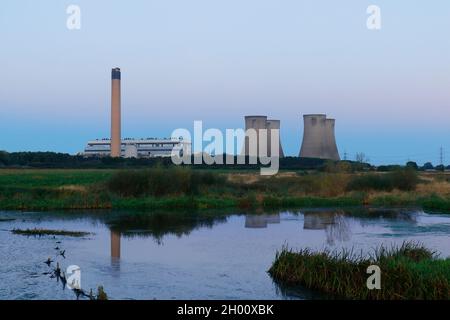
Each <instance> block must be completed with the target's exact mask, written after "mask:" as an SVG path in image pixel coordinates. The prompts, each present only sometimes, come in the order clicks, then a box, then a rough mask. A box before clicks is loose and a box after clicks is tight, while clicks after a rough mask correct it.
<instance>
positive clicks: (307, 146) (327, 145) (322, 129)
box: [299, 114, 341, 161]
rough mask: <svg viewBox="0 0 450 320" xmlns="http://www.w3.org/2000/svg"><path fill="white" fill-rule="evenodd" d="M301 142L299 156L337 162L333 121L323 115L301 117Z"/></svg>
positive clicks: (337, 155) (337, 153) (337, 152)
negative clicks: (302, 123) (302, 124)
mask: <svg viewBox="0 0 450 320" xmlns="http://www.w3.org/2000/svg"><path fill="white" fill-rule="evenodd" d="M303 122H304V130H303V142H302V147H301V149H300V154H299V156H300V157H302V158H319V159H329V160H335V161H339V160H340V159H341V158H340V156H339V151H338V148H337V145H336V137H335V133H334V127H335V120H334V119H327V116H326V115H325V114H306V115H304V116H303Z"/></svg>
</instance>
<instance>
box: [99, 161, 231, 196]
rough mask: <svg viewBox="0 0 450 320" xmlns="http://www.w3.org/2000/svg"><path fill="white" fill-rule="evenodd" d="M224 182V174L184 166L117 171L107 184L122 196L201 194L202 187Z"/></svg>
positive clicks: (109, 188) (221, 184)
mask: <svg viewBox="0 0 450 320" xmlns="http://www.w3.org/2000/svg"><path fill="white" fill-rule="evenodd" d="M225 183H226V179H225V177H224V176H222V175H220V174H217V173H211V172H202V171H194V170H191V169H189V168H182V167H174V168H162V167H156V168H152V169H147V170H128V171H121V172H118V173H116V174H114V175H113V176H112V177H111V178H110V179H109V181H108V182H107V188H108V190H109V191H111V192H113V193H115V194H117V195H119V196H123V197H140V196H157V197H159V196H165V195H171V194H172V195H174V194H184V195H192V194H198V193H199V191H200V189H201V188H203V187H209V186H213V185H217V186H223V185H225Z"/></svg>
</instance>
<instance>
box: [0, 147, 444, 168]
mask: <svg viewBox="0 0 450 320" xmlns="http://www.w3.org/2000/svg"><path fill="white" fill-rule="evenodd" d="M193 157H194V156H192V159H191V163H194V159H193ZM248 162H249V161H248V159H246V164H237V157H235V159H234V163H235V164H231V165H228V164H227V165H222V164H213V165H207V164H200V165H198V164H196V165H195V168H197V169H221V170H223V169H234V170H258V169H260V167H261V165H259V164H258V165H252V164H248ZM172 165H173V163H172V160H171V158H170V157H167V158H149V159H135V158H110V157H90V158H86V157H83V156H78V155H70V154H68V153H56V152H11V153H9V152H6V151H0V167H8V168H47V169H51V168H61V169H102V168H108V169H114V168H148V167H155V166H163V167H169V166H172ZM404 167H407V168H411V169H414V170H419V171H444V170H446V169H448V170H450V166H448V167H444V166H443V165H440V166H433V165H432V164H431V163H430V162H427V163H425V164H424V165H423V166H422V167H419V166H418V165H417V164H416V163H415V162H408V163H407V164H406V165H382V166H378V167H375V166H372V165H370V164H368V163H361V162H356V161H348V160H345V161H337V162H336V161H329V160H324V159H313V158H299V157H285V158H281V159H280V169H281V170H319V171H326V172H360V171H379V172H389V171H397V170H398V169H401V168H404Z"/></svg>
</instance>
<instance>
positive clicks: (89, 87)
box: [0, 0, 450, 165]
mask: <svg viewBox="0 0 450 320" xmlns="http://www.w3.org/2000/svg"><path fill="white" fill-rule="evenodd" d="M73 2H74V4H77V5H79V6H80V8H81V29H80V30H68V29H67V27H66V20H67V17H68V14H67V13H66V8H67V6H68V5H69V4H72V2H71V1H63V2H61V3H57V4H55V3H52V2H50V1H41V2H39V3H35V2H33V1H24V0H20V1H5V3H3V4H2V11H1V12H0V37H2V39H3V43H4V48H2V52H1V53H0V57H1V58H2V61H3V62H4V65H3V67H2V69H3V74H4V75H5V76H4V77H2V78H1V79H0V119H2V125H1V129H2V130H1V132H2V135H1V138H0V150H5V151H8V152H15V151H52V152H62V153H69V154H76V153H77V152H80V151H82V150H83V149H84V147H85V145H86V143H87V141H88V140H94V139H101V138H105V137H109V134H110V133H109V130H110V94H111V92H110V71H111V68H113V67H116V66H118V67H120V68H121V71H122V132H123V133H122V137H123V138H124V137H135V138H141V137H168V136H170V134H171V132H172V131H173V130H175V129H177V128H187V129H190V130H192V127H193V122H194V121H195V120H203V123H204V127H205V128H218V129H221V130H223V131H224V130H225V129H226V128H230V129H232V128H243V127H244V116H246V115H249V114H262V115H267V116H268V117H269V118H274V119H279V120H280V121H281V141H282V146H283V149H284V151H285V154H286V156H297V155H298V152H299V150H300V145H301V141H302V137H303V120H302V116H303V114H309V113H324V114H327V115H328V116H329V117H330V118H335V119H336V139H337V144H338V149H339V152H340V155H341V158H344V153H347V154H348V158H349V160H353V158H354V156H355V154H356V153H358V152H363V153H365V154H366V155H367V157H368V158H369V159H370V163H372V164H375V165H381V164H405V163H406V162H407V161H408V160H410V161H415V162H417V163H418V164H419V165H423V163H425V162H432V163H433V164H434V165H437V164H439V162H440V159H439V157H440V148H441V147H442V148H443V149H444V164H448V163H450V162H449V161H447V160H446V159H450V158H449V157H450V141H449V139H448V137H449V135H450V128H449V127H448V126H447V125H446V119H447V118H448V116H449V115H450V111H449V110H450V108H449V106H450V90H448V88H449V87H450V43H448V41H447V42H445V41H444V40H443V39H445V38H446V36H447V34H446V33H447V32H446V31H447V30H450V20H449V19H448V16H449V14H450V3H444V4H442V3H440V4H439V5H438V6H433V7H428V6H427V4H426V3H420V4H416V5H415V6H414V7H412V6H404V5H402V4H399V3H390V2H389V1H386V0H377V1H363V2H362V3H361V1H357V0H351V1H349V2H348V3H347V4H346V5H345V6H344V5H340V4H339V3H331V4H330V3H327V2H326V1H323V0H320V1H314V2H313V1H300V2H299V1H293V0H288V1H285V2H283V3H277V2H275V1H270V0H264V1H256V0H251V1H248V2H246V3H240V2H238V1H237V0H232V1H227V2H226V3H225V2H215V3H211V2H208V1H205V0H196V1H194V2H190V3H189V4H188V3H184V2H183V1H180V0H174V1H172V3H170V4H169V3H161V2H157V1H136V2H135V3H133V6H127V4H126V3H124V2H114V3H110V2H109V1H104V0H102V1H96V2H95V3H92V2H88V1H81V0H80V1H73ZM174 4H175V5H174ZM371 4H376V5H379V6H380V7H381V14H382V28H381V30H377V31H374V30H368V29H367V27H366V20H367V17H368V14H367V13H366V8H367V7H368V6H369V5H371ZM237 9H238V10H237ZM268 22H269V23H268ZM206 26H207V28H206ZM130 35H131V36H130Z"/></svg>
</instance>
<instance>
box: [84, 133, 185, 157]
mask: <svg viewBox="0 0 450 320" xmlns="http://www.w3.org/2000/svg"><path fill="white" fill-rule="evenodd" d="M172 152H173V154H176V155H179V156H180V157H182V156H183V155H186V154H190V153H191V143H190V142H189V141H183V140H182V139H170V138H167V139H156V138H147V139H131V138H127V139H124V140H122V144H121V148H120V154H119V157H123V158H155V157H170V156H171V155H172ZM81 155H83V156H85V157H109V156H110V155H111V140H110V139H98V140H92V141H88V144H87V146H86V148H85V149H84V152H82V153H81Z"/></svg>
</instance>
